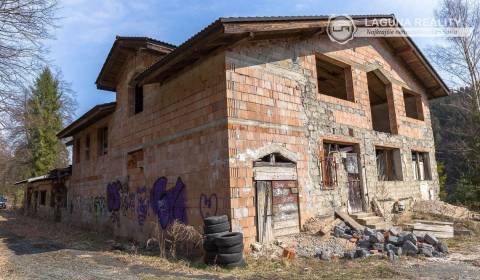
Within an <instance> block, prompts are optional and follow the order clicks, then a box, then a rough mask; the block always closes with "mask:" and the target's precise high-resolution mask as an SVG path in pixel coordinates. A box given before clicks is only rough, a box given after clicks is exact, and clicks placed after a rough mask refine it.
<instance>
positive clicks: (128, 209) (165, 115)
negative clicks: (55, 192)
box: [70, 53, 230, 240]
mask: <svg viewBox="0 0 480 280" xmlns="http://www.w3.org/2000/svg"><path fill="white" fill-rule="evenodd" d="M149 64H150V62H149V57H145V56H143V55H142V54H141V53H140V54H139V55H138V56H137V57H136V58H132V59H130V61H129V64H128V65H127V66H126V68H125V71H124V73H123V75H122V77H121V78H120V81H121V82H120V83H119V84H118V87H117V108H116V110H115V112H114V113H113V114H112V115H111V116H110V117H109V118H107V119H105V120H103V121H102V122H100V123H103V122H108V123H109V138H110V143H109V152H108V155H106V156H104V157H102V158H93V159H92V160H91V161H90V162H86V161H81V162H80V163H79V164H75V159H74V166H73V175H72V187H71V190H72V194H71V197H70V201H71V203H73V204H74V206H73V208H74V211H73V214H72V219H79V220H80V221H81V222H82V224H86V225H88V226H94V227H100V228H108V229H110V230H113V231H114V233H115V234H116V235H120V236H129V237H134V238H137V239H140V240H142V239H146V238H149V237H152V236H153V235H154V233H153V232H155V228H156V227H157V225H158V224H159V222H158V221H159V217H158V215H157V213H154V211H153V208H152V207H151V203H150V202H151V198H150V191H151V189H152V187H153V185H154V183H155V181H156V180H157V179H159V178H160V177H166V179H167V180H168V183H167V190H169V189H172V188H173V187H174V186H175V184H176V181H177V179H178V178H181V181H182V182H183V184H184V185H185V188H184V190H183V192H182V193H183V194H182V195H181V196H180V197H181V200H182V202H179V201H176V200H175V199H173V200H174V201H175V202H174V204H176V205H177V204H178V205H180V204H181V205H184V206H185V207H186V209H185V213H186V222H187V223H188V224H190V225H194V226H200V225H201V224H202V223H203V222H202V220H201V218H202V215H212V214H215V213H216V214H229V212H228V210H227V209H229V208H230V203H229V195H230V193H229V192H228V188H227V186H228V169H227V163H228V161H227V160H228V150H227V130H226V100H225V97H224V96H225V71H224V55H223V54H222V55H216V56H214V57H209V58H207V59H205V60H203V61H202V62H199V63H197V64H194V65H191V66H190V68H189V69H186V70H185V71H184V72H182V73H181V74H179V75H178V76H176V77H175V78H173V79H170V80H169V81H166V82H165V83H163V84H150V85H146V86H145V87H144V110H143V112H141V113H139V114H137V115H133V114H132V113H131V110H130V108H131V107H130V106H131V103H130V102H131V101H132V98H129V93H131V92H132V91H131V88H129V83H130V81H131V79H132V77H133V76H134V74H135V73H137V72H138V71H140V70H141V69H144V67H145V66H146V65H149ZM107 94H108V93H107ZM100 123H99V124H95V125H94V126H92V127H91V128H88V129H87V130H85V131H82V132H81V133H79V134H78V135H76V136H75V138H78V137H80V138H82V141H83V139H84V137H85V134H86V133H87V132H89V131H94V130H95V129H96V127H97V126H99V125H101V124H100ZM93 136H94V137H93V139H92V140H91V141H92V147H94V148H96V145H97V144H96V139H95V136H96V134H93ZM139 150H141V152H138V151H139ZM140 153H141V154H142V156H141V157H139V156H138V155H139V154H140ZM135 154H136V155H137V156H135V157H134V159H133V162H132V155H135ZM129 159H130V165H129ZM116 180H118V181H119V182H120V183H121V185H122V186H123V187H122V188H124V187H125V186H128V187H127V188H126V189H125V190H122V192H121V200H122V201H121V209H120V210H119V211H117V212H118V213H111V212H110V211H108V209H107V208H108V207H107V206H108V205H107V204H108V201H107V194H106V193H107V191H106V188H107V185H108V183H109V182H114V181H116ZM144 187H146V188H144ZM97 198H98V199H97ZM176 205H170V206H168V207H169V209H172V207H176ZM145 206H146V208H147V209H145ZM142 207H143V208H142ZM77 208H78V210H77ZM112 214H115V216H114V215H112ZM141 214H146V221H142V217H141Z"/></svg>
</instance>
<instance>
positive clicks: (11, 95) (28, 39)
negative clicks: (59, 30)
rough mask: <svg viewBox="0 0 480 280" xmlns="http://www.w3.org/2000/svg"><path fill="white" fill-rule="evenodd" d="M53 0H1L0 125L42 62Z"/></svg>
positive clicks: (52, 18)
mask: <svg viewBox="0 0 480 280" xmlns="http://www.w3.org/2000/svg"><path fill="white" fill-rule="evenodd" d="M56 9H57V1H56V0H0V114H1V115H0V126H2V127H4V126H5V125H6V124H8V122H9V121H8V117H6V116H5V113H10V111H11V109H12V108H14V106H15V105H16V104H17V103H18V102H21V99H22V94H21V93H22V88H23V87H24V85H25V84H27V83H28V79H29V78H30V77H31V75H32V73H35V72H36V71H37V70H38V69H39V67H41V66H42V64H43V63H42V61H43V60H42V58H43V55H44V53H45V48H44V45H43V42H44V40H46V39H48V38H50V37H51V36H50V31H51V28H52V27H54V24H53V23H54V21H55V11H56Z"/></svg>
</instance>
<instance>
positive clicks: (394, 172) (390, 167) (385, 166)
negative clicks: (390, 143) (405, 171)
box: [375, 148, 403, 181]
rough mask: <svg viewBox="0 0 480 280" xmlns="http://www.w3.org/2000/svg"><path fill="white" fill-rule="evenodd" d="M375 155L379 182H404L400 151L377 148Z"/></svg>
mask: <svg viewBox="0 0 480 280" xmlns="http://www.w3.org/2000/svg"><path fill="white" fill-rule="evenodd" d="M375 154H376V157H377V173H378V180H379V181H401V180H403V175H402V168H401V159H400V150H399V149H391V148H375Z"/></svg>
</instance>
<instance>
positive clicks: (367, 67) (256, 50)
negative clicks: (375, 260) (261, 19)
mask: <svg viewBox="0 0 480 280" xmlns="http://www.w3.org/2000/svg"><path fill="white" fill-rule="evenodd" d="M316 52H319V53H323V54H325V55H327V56H329V57H331V58H334V59H337V60H339V61H341V62H343V63H346V64H348V65H350V66H351V68H352V82H353V91H354V97H355V102H349V101H345V100H340V99H336V98H333V97H329V96H325V95H320V94H318V90H317V88H316V65H315V53H316ZM226 63H227V66H228V70H227V85H228V87H227V98H228V101H227V102H228V117H229V125H228V129H229V134H228V135H229V156H230V174H231V178H230V187H231V192H232V208H236V209H232V217H233V219H234V220H233V221H232V223H233V225H234V227H235V229H237V230H242V231H243V232H244V235H245V237H246V241H247V242H252V241H254V240H255V236H256V228H255V205H254V204H255V203H254V195H255V188H254V182H253V168H252V162H253V160H255V159H257V158H258V157H260V156H263V155H264V154H262V152H261V151H262V150H263V151H268V150H269V149H268V147H270V146H272V145H274V146H276V147H281V148H273V149H270V151H277V152H279V151H280V152H281V150H282V149H284V150H286V151H287V152H291V153H294V154H295V155H296V156H297V157H298V161H297V173H298V182H299V188H300V193H299V197H300V219H301V224H303V223H304V222H305V221H306V220H307V219H308V218H310V217H312V216H315V215H331V214H333V210H335V209H346V205H347V204H346V203H347V201H346V200H347V195H348V189H347V187H346V185H345V182H339V187H337V188H336V189H335V190H322V189H321V188H320V184H319V172H320V171H319V168H318V166H317V164H316V162H317V155H319V154H320V153H321V151H320V148H319V147H321V146H322V145H321V143H322V141H324V140H325V139H329V140H332V139H334V140H336V141H341V142H348V143H352V144H358V145H359V146H360V147H359V148H360V154H362V158H361V161H362V162H363V163H362V165H363V166H364V167H365V169H364V172H363V173H362V180H363V187H364V188H365V189H364V192H365V195H366V199H367V200H368V201H367V204H369V202H371V201H372V199H374V198H377V199H379V198H380V196H379V195H377V194H378V191H377V189H378V188H380V187H386V188H387V190H388V192H389V193H390V196H391V199H393V200H395V199H399V198H403V197H408V196H411V197H413V198H418V197H419V184H420V183H419V182H414V181H413V179H412V173H411V170H410V164H409V160H410V155H409V152H410V150H411V149H412V148H413V147H423V148H424V149H425V150H428V151H429V153H430V158H431V166H432V167H433V168H432V173H433V174H432V175H433V180H431V181H428V182H425V184H428V185H429V186H430V187H431V188H433V189H434V190H435V191H438V181H437V175H436V172H435V166H436V165H435V159H434V144H433V134H432V131H431V121H430V112H429V110H428V100H427V97H426V95H425V89H424V88H423V86H422V85H421V83H420V82H419V81H418V80H417V79H416V78H415V77H414V76H413V75H412V73H411V72H410V71H409V70H408V67H407V66H406V65H405V63H403V62H402V61H400V60H399V59H398V58H397V57H395V56H394V54H393V52H392V51H391V50H390V48H389V47H388V46H387V45H386V44H385V43H384V41H382V40H377V39H361V38H360V39H355V40H354V41H352V42H350V43H348V44H346V45H340V44H337V43H333V42H330V41H329V39H328V38H327V37H326V36H324V37H320V38H319V37H316V38H311V39H308V40H305V41H298V40H296V39H283V40H276V41H273V40H272V41H258V42H248V43H244V44H242V45H240V46H237V47H235V48H233V49H232V50H231V51H229V52H227V55H226ZM375 69H377V71H381V73H383V74H384V75H385V76H386V77H387V79H388V80H389V81H390V83H391V84H392V87H391V95H390V98H391V99H392V100H393V104H394V106H391V109H392V110H394V111H393V116H394V118H393V120H392V119H391V122H392V124H393V125H394V129H393V130H394V133H393V134H392V135H387V134H384V133H377V132H374V131H372V122H371V112H370V102H369V96H368V84H367V72H368V71H372V70H375ZM402 87H408V88H410V89H411V90H413V91H414V92H416V93H419V94H421V95H422V99H423V112H424V115H425V121H418V120H414V119H410V118H407V117H406V116H405V108H404V103H403V93H402ZM395 131H398V133H395ZM351 132H353V134H354V135H353V136H351V135H350V134H351ZM375 145H391V146H393V147H398V148H400V149H402V169H403V176H404V178H405V179H404V181H402V182H377V173H376V165H375ZM237 209H245V211H239V210H237Z"/></svg>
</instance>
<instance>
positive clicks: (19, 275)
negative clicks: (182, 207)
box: [0, 211, 224, 280]
mask: <svg viewBox="0 0 480 280" xmlns="http://www.w3.org/2000/svg"><path fill="white" fill-rule="evenodd" d="M24 219H25V220H26V221H24ZM29 221H30V222H32V219H29V218H25V217H18V216H15V215H14V214H12V213H9V212H5V211H2V212H0V279H9V280H10V279H45V280H46V279H48V280H50V279H52V280H53V279H122V280H130V279H131V280H134V279H215V278H217V279H220V278H219V277H218V276H215V275H210V274H195V273H193V274H192V273H189V272H182V271H181V272H177V270H172V269H170V268H168V267H164V268H163V269H162V267H154V266H151V265H148V264H143V263H142V264H139V262H136V261H135V260H133V261H132V259H135V258H133V257H129V255H128V254H125V253H121V252H115V251H109V250H102V249H100V248H95V246H86V245H85V242H83V243H82V242H80V243H79V244H83V245H75V244H73V245H72V244H64V243H61V242H58V241H53V240H52V239H50V238H48V237H39V236H38V234H39V231H41V230H42V229H36V228H35V227H32V228H30V231H32V230H33V229H34V228H35V233H36V234H32V235H33V236H30V234H28V230H29V224H28V222H29ZM52 225H53V224H52ZM34 226H35V225H34ZM32 233H33V232H32ZM40 234H41V233H40ZM76 247H77V248H76ZM81 247H91V248H87V249H78V248H81ZM222 279H224V278H222Z"/></svg>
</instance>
